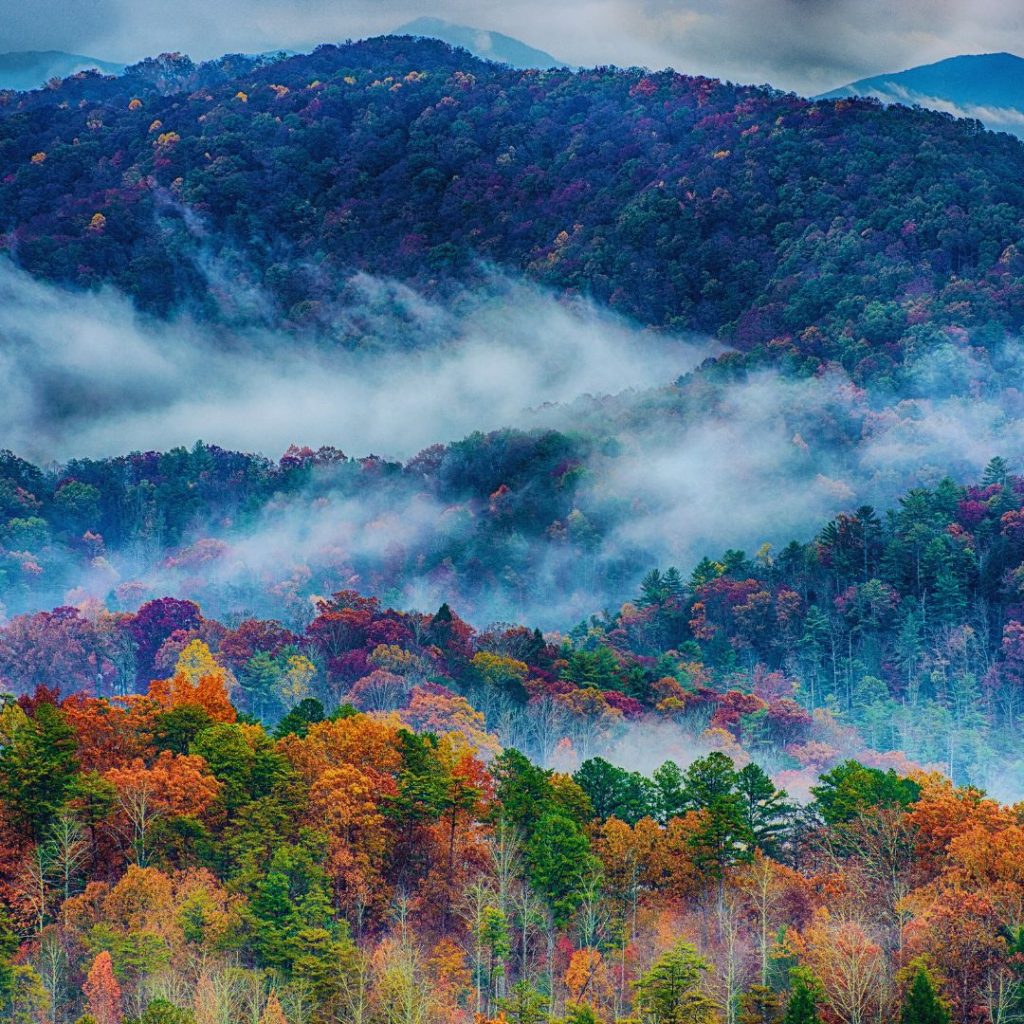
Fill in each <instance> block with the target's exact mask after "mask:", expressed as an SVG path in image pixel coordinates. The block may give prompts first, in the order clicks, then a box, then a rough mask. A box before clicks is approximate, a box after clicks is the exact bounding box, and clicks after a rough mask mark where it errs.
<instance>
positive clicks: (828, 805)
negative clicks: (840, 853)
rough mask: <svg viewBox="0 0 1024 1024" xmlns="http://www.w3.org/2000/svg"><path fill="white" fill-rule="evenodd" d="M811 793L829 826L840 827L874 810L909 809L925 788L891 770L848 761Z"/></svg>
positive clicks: (827, 773) (823, 779)
mask: <svg viewBox="0 0 1024 1024" xmlns="http://www.w3.org/2000/svg"><path fill="white" fill-rule="evenodd" d="M811 792H812V793H813V794H814V801H815V806H816V808H817V810H818V813H819V814H820V815H821V817H822V820H823V821H824V822H825V824H827V825H838V824H843V823H845V822H849V821H853V819H854V818H856V817H857V816H858V815H860V814H861V812H863V811H865V810H867V809H868V808H871V807H907V806H909V805H910V804H912V803H913V802H914V801H915V800H917V798H918V797H919V796H920V795H921V787H920V786H919V785H918V784H917V783H916V782H914V780H913V779H907V778H903V777H901V776H899V775H897V774H896V772H895V771H893V770H892V769H891V768H890V769H889V770H888V771H887V772H883V771H882V770H881V769H880V768H868V767H866V766H865V765H862V764H860V762H858V761H844V762H843V763H842V764H840V765H837V766H836V767H835V768H833V769H832V770H831V771H828V772H825V774H824V775H822V776H821V778H820V780H819V783H818V785H817V786H812V787H811Z"/></svg>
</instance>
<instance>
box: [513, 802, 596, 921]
mask: <svg viewBox="0 0 1024 1024" xmlns="http://www.w3.org/2000/svg"><path fill="white" fill-rule="evenodd" d="M524 852H525V855H526V865H527V871H528V874H529V878H530V882H531V883H532V884H533V886H534V888H535V889H536V890H537V891H538V892H539V893H541V894H543V896H544V897H545V899H546V900H547V902H548V905H549V906H550V907H551V911H552V914H553V915H554V918H555V924H556V925H557V926H558V927H559V928H561V927H564V926H565V925H566V924H567V923H568V921H569V918H570V917H571V916H572V913H573V911H575V909H576V908H577V907H578V906H579V904H580V901H581V899H582V887H581V882H582V880H583V879H584V878H585V877H587V875H588V873H591V872H592V871H593V870H594V868H595V866H596V864H597V860H596V858H595V857H594V856H593V855H592V854H591V852H590V843H589V842H588V840H587V836H586V834H585V833H584V831H583V829H582V828H581V827H580V826H579V824H577V823H576V822H575V821H573V820H572V819H571V818H568V817H566V816H565V815H564V814H559V813H557V812H556V811H550V812H548V813H547V814H545V815H544V816H543V817H542V818H541V819H540V821H539V822H538V823H537V828H536V830H535V831H534V833H533V835H532V836H531V837H530V839H529V840H528V841H527V843H526V847H525V851H524Z"/></svg>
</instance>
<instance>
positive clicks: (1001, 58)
mask: <svg viewBox="0 0 1024 1024" xmlns="http://www.w3.org/2000/svg"><path fill="white" fill-rule="evenodd" d="M849 96H869V97H874V98H875V99H878V100H881V101H882V102H883V103H902V104H904V105H906V106H921V107H928V108H930V109H932V110H940V111H944V112H945V113H949V114H953V115H954V116H957V117H972V118H976V119H977V120H979V121H982V122H983V123H984V124H985V125H986V126H987V127H988V128H991V129H993V130H996V131H1006V132H1011V133H1012V134H1015V135H1022V136H1024V57H1019V56H1018V55H1017V54H1014V53H1007V52H1005V51H1003V52H999V53H972V54H960V55H958V56H955V57H946V58H945V59H943V60H939V61H935V62H934V63H932V64H922V65H920V66H918V67H913V68H908V69H907V70H905V71H896V72H892V73H890V74H883V75H874V76H872V77H870V78H862V79H859V80H858V81H856V82H851V83H850V84H849V85H844V86H841V87H840V88H838V89H833V90H832V91H831V92H827V93H824V94H823V95H822V96H820V97H818V98H819V99H842V98H844V97H849Z"/></svg>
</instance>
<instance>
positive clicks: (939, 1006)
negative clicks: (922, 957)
mask: <svg viewBox="0 0 1024 1024" xmlns="http://www.w3.org/2000/svg"><path fill="white" fill-rule="evenodd" d="M900 1024H949V1009H948V1008H947V1006H946V1004H945V1003H944V1002H943V1001H942V999H941V998H940V997H939V994H938V992H936V990H935V985H934V984H933V982H932V977H931V974H930V973H929V972H928V970H927V968H925V967H919V968H918V969H917V972H916V973H915V974H914V980H913V981H912V982H911V983H910V988H908V989H907V994H906V995H905V996H904V997H903V1005H902V1006H901V1007H900Z"/></svg>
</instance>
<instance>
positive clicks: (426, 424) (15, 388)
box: [0, 261, 716, 460]
mask: <svg viewBox="0 0 1024 1024" xmlns="http://www.w3.org/2000/svg"><path fill="white" fill-rule="evenodd" d="M352 291H353V292H354V294H355V298H354V299H353V302H354V303H355V304H354V305H353V306H352V307H351V308H349V309H347V310H340V311H339V317H340V319H341V320H343V321H344V320H345V318H346V317H348V318H349V319H351V320H352V321H353V322H356V321H358V323H359V324H360V326H361V329H362V330H364V331H366V330H367V329H369V330H370V331H371V332H372V333H371V334H369V335H368V336H361V337H360V342H361V350H360V351H349V350H345V349H340V350H339V349H331V350H327V349H324V348H322V347H318V346H315V345H313V344H312V343H309V342H302V341H299V340H297V339H294V338H287V337H280V336H276V335H273V334H252V335H247V336H245V337H239V336H234V337H228V338H225V337H221V336H215V333H214V332H212V331H210V330H208V329H203V328H202V327H200V326H198V325H195V324H190V323H188V322H187V321H178V322H175V323H170V324H168V323H152V322H148V321H145V320H143V319H142V318H140V317H139V316H138V314H137V313H136V312H135V311H134V310H133V308H132V307H131V304H130V303H129V302H128V301H127V300H126V299H124V298H123V297H122V296H120V295H117V294H114V293H112V292H101V293H73V292H64V291H61V290H60V289H57V288H54V287H51V286H49V285H46V284H43V283H41V282H39V281H36V280H33V279H32V278H30V277H28V275H26V274H24V273H22V272H20V271H18V270H15V269H14V268H13V267H12V266H11V265H10V264H9V263H5V262H2V261H0V380H3V381H4V385H5V403H4V405H3V407H2V408H0V438H2V442H0V443H2V444H3V445H5V446H7V447H12V448H15V449H17V450H18V451H19V452H20V453H21V454H23V455H25V456H27V457H30V458H34V459H40V460H49V459H62V458H69V457H72V456H79V457H82V456H103V455H110V454H119V453H121V452H123V451H124V449H125V447H126V446H128V447H131V448H141V449H146V448H166V447H168V446H171V445H174V444H191V443H192V442H194V441H195V440H196V438H202V439H204V440H206V441H208V442H211V443H216V444H220V445H222V446H224V447H236V448H243V449H254V448H255V449H259V450H261V451H264V452H267V453H270V454H277V453H280V452H282V451H283V450H284V449H285V448H286V447H287V446H288V445H289V444H290V443H293V442H295V443H299V444H303V443H308V444H311V445H313V446H318V445H320V444H325V443H331V444H335V445H337V446H338V447H341V448H344V449H345V450H346V451H349V452H351V453H353V454H359V455H363V454H367V453H369V452H375V453H377V454H382V455H388V456H390V457H395V458H408V457H409V456H411V455H414V454H415V453H416V452H417V451H419V450H420V449H421V448H424V447H426V446H427V445H429V444H432V443H434V442H438V441H441V442H444V441H453V440H457V439H458V438H461V437H463V436H464V435H466V434H467V433H469V432H471V431H473V430H476V429H483V430H493V429H497V428H499V427H503V426H515V425H519V424H520V423H521V422H522V421H523V420H524V419H525V418H526V413H525V410H526V409H527V408H528V407H530V406H534V405H543V404H544V403H565V402H569V401H571V400H572V399H574V398H576V397H577V396H578V395H582V394H586V393H593V394H607V393H610V392H618V391H621V390H622V389H623V388H628V387H648V386H651V385H654V384H660V383H662V382H664V381H665V380H667V379H671V378H672V377H674V376H676V375H678V374H679V373H682V372H685V371H686V370H688V369H690V368H692V367H693V366H695V365H696V364H697V363H698V362H700V361H701V360H702V359H703V358H705V357H706V356H708V355H709V354H711V353H712V352H714V351H716V347H715V346H714V345H711V344H710V343H704V342H701V343H696V342H688V341H684V340H680V339H672V338H660V337H658V336H654V335H649V334H647V333H644V332H640V331H638V330H636V329H635V328H632V327H631V326H630V325H628V324H626V323H625V322H623V321H622V320H620V319H618V318H616V317H614V316H612V315H610V314H607V313H604V312H601V311H600V310H598V309H596V308H595V307H593V306H592V305H589V304H587V303H584V302H578V303H570V304H564V303H560V302H558V301H556V300H555V299H554V298H552V297H550V296H549V295H547V294H546V293H544V292H542V291H540V290H538V289H536V288H534V287H532V286H530V285H527V284H523V283H510V282H508V281H504V280H501V279H495V280H494V282H493V286H492V288H491V289H488V290H486V291H484V292H481V293H474V294H473V295H467V296H463V297H462V298H461V299H460V300H459V301H458V302H456V303H455V305H457V306H458V307H459V312H457V313H455V312H452V311H450V310H449V309H448V308H447V307H442V306H439V305H436V304H433V303H430V302H428V301H426V300H424V299H423V298H421V297H420V296H419V295H417V294H416V293H415V292H412V291H411V290H410V289H408V288H405V287H403V286H401V285H398V284H395V283H392V282H387V281H381V280H378V279H375V278H370V277H366V276H365V275H363V276H357V277H356V278H354V279H353V288H352ZM56 339H60V343H59V344H58V343H56ZM641 347H642V350H643V353H644V358H643V359H638V358H636V356H637V353H638V352H639V351H640V350H641ZM367 351H369V354H368V355H367V354H365V353H366V352H367Z"/></svg>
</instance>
